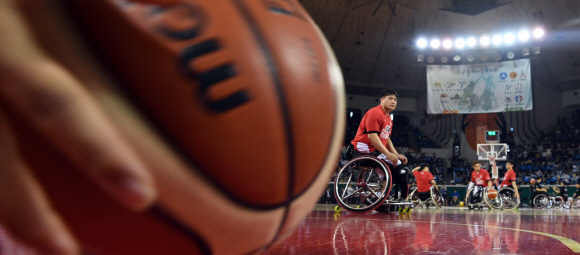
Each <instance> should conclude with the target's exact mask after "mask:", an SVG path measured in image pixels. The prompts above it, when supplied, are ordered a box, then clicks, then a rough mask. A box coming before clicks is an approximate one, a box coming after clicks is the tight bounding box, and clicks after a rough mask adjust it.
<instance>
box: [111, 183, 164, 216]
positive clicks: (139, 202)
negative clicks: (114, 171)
mask: <svg viewBox="0 0 580 255" xmlns="http://www.w3.org/2000/svg"><path fill="white" fill-rule="evenodd" d="M109 180H110V181H111V182H110V184H111V185H112V186H113V188H114V189H115V190H116V191H117V192H118V195H119V196H120V198H121V199H122V200H123V202H125V203H127V204H128V205H130V206H131V207H132V208H133V209H136V210H142V209H145V208H146V207H147V206H149V204H150V203H151V202H153V200H154V199H155V197H156V195H157V193H156V191H155V189H154V188H153V187H152V186H151V185H148V184H146V183H144V182H143V181H141V180H137V179H136V178H131V177H125V178H113V179H109Z"/></svg>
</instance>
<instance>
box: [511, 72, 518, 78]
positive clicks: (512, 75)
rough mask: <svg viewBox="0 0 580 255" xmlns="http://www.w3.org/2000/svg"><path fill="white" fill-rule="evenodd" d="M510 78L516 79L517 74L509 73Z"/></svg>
mask: <svg viewBox="0 0 580 255" xmlns="http://www.w3.org/2000/svg"><path fill="white" fill-rule="evenodd" d="M510 78H512V79H515V78H518V73H516V72H511V73H510Z"/></svg>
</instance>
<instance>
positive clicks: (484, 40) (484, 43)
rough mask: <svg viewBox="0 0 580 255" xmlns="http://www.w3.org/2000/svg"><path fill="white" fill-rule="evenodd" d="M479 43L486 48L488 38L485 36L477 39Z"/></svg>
mask: <svg viewBox="0 0 580 255" xmlns="http://www.w3.org/2000/svg"><path fill="white" fill-rule="evenodd" d="M479 43H480V44H481V46H484V47H486V46H488V45H489V37H487V36H483V37H481V39H479Z"/></svg>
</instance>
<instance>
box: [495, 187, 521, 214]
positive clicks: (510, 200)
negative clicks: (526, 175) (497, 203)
mask: <svg viewBox="0 0 580 255" xmlns="http://www.w3.org/2000/svg"><path fill="white" fill-rule="evenodd" d="M497 196H498V197H500V199H501V203H502V208H503V209H515V208H517V207H518V206H519V205H520V197H517V196H516V192H515V190H514V189H512V188H510V187H503V188H501V189H499V190H498V191H497Z"/></svg>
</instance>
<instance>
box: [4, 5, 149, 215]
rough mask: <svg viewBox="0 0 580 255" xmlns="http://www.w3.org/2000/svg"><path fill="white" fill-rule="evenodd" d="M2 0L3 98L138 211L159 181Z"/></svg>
mask: <svg viewBox="0 0 580 255" xmlns="http://www.w3.org/2000/svg"><path fill="white" fill-rule="evenodd" d="M26 31H28V30H27V27H26V26H25V25H24V22H23V21H22V18H21V16H19V14H18V12H17V10H16V8H15V7H14V6H10V4H8V3H7V2H5V1H0V34H2V35H8V36H0V45H2V46H3V47H1V48H0V76H2V80H0V100H3V101H5V102H7V106H9V107H13V108H14V109H15V110H16V111H18V112H19V113H20V114H22V115H23V116H24V117H26V119H28V120H29V121H30V122H31V123H32V125H34V126H35V127H37V128H38V129H39V130H40V131H41V132H42V133H43V134H44V135H45V136H46V137H47V138H49V139H50V140H51V142H52V143H54V144H55V145H56V146H57V147H58V148H59V149H60V150H62V151H63V152H65V154H67V155H68V156H69V157H70V158H71V159H72V160H73V161H74V162H75V163H76V164H77V165H79V166H80V167H81V168H82V169H84V170H86V171H87V172H88V173H89V175H91V176H92V177H93V179H94V180H95V181H96V182H97V183H99V184H100V185H101V187H103V188H104V189H105V190H107V191H108V192H110V193H111V194H112V195H113V196H114V197H115V198H117V199H118V200H119V201H121V202H122V203H123V204H125V205H127V206H128V207H130V208H133V209H135V210H140V209H144V208H146V207H147V206H148V205H150V204H151V203H152V202H153V200H154V199H155V196H156V191H155V188H154V184H153V180H152V178H151V176H150V175H149V173H148V172H147V171H146V169H145V167H144V164H143V163H142V162H141V161H140V160H139V159H138V158H137V156H136V155H135V153H134V152H133V151H132V150H131V149H130V147H129V146H128V145H127V144H126V142H125V141H123V139H122V138H121V136H120V135H119V133H118V131H117V130H116V129H115V128H114V127H113V125H112V124H111V122H110V121H109V120H108V119H107V118H106V117H105V115H104V114H103V113H102V112H101V110H100V109H99V107H98V106H97V104H96V103H95V102H94V100H93V98H91V97H90V95H89V94H88V93H87V91H85V90H84V89H83V88H82V85H81V84H80V83H79V82H78V81H77V80H76V79H75V77H74V76H72V75H71V74H70V73H68V72H67V71H66V70H65V69H63V68H62V67H61V66H60V65H59V64H57V63H55V62H54V61H52V60H51V59H50V58H48V57H47V56H46V55H45V54H44V53H43V52H42V51H41V50H40V49H39V48H37V47H36V45H35V43H34V42H33V40H32V39H31V37H30V35H28V34H26Z"/></svg>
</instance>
